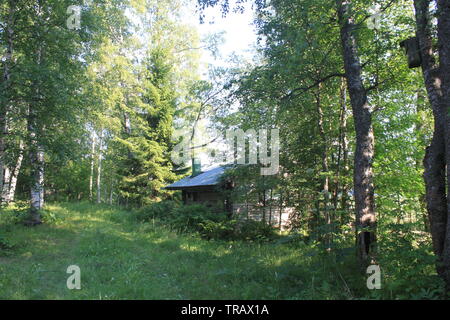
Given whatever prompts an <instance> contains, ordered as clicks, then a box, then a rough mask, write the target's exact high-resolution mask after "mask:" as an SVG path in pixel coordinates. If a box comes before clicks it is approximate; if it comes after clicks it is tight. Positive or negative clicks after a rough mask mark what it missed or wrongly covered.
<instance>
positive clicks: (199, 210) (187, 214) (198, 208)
mask: <svg viewBox="0 0 450 320" xmlns="http://www.w3.org/2000/svg"><path fill="white" fill-rule="evenodd" d="M225 220H226V215H225V214H221V213H214V212H211V210H210V209H209V208H207V207H205V206H203V205H200V204H195V205H189V206H180V207H178V208H175V210H173V212H172V217H171V221H170V225H171V227H172V228H174V229H176V230H178V231H188V230H191V231H198V232H201V231H203V228H202V223H204V222H206V221H212V222H222V221H225Z"/></svg>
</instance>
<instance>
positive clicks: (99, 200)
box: [97, 128, 103, 203]
mask: <svg viewBox="0 0 450 320" xmlns="http://www.w3.org/2000/svg"><path fill="white" fill-rule="evenodd" d="M102 140H103V128H102V129H101V130H100V137H99V150H98V169H97V203H101V202H102V193H101V191H102V189H101V175H102V142H103V141H102Z"/></svg>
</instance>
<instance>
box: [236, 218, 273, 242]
mask: <svg viewBox="0 0 450 320" xmlns="http://www.w3.org/2000/svg"><path fill="white" fill-rule="evenodd" d="M275 237H276V234H275V231H274V228H273V227H272V226H271V225H269V224H267V223H265V222H264V221H255V220H244V221H240V222H239V223H238V224H237V228H236V230H235V239H236V240H248V241H269V240H273V239H274V238H275Z"/></svg>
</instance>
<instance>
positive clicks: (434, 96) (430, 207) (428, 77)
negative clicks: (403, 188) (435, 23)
mask: <svg viewBox="0 0 450 320" xmlns="http://www.w3.org/2000/svg"><path fill="white" fill-rule="evenodd" d="M430 4H431V0H414V6H415V11H416V13H415V18H416V25H417V30H416V35H417V38H418V41H419V46H420V53H421V57H422V73H423V78H424V82H425V87H426V89H427V94H428V99H429V101H430V104H431V108H432V110H433V116H434V133H433V139H432V141H431V144H430V146H429V147H427V150H426V154H425V158H424V169H425V170H424V180H425V189H426V191H425V192H426V202H427V211H428V217H429V220H430V231H431V236H432V239H433V250H434V253H435V255H436V257H437V259H438V261H437V265H436V267H437V271H438V273H439V274H440V275H441V276H444V274H443V269H442V252H443V249H444V240H445V232H446V225H447V196H446V186H445V168H446V159H445V131H446V130H445V127H446V124H445V119H446V113H445V110H443V109H442V106H441V97H442V92H441V79H440V75H439V68H438V66H437V64H436V60H435V58H434V50H433V39H432V31H431V25H432V23H431V19H432V17H431V14H430V11H429V10H430V9H429V8H430Z"/></svg>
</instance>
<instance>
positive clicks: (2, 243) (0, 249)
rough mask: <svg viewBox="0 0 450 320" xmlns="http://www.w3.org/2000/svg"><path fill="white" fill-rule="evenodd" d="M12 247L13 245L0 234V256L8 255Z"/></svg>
mask: <svg viewBox="0 0 450 320" xmlns="http://www.w3.org/2000/svg"><path fill="white" fill-rule="evenodd" d="M13 249H14V245H13V244H12V243H11V242H10V241H9V240H8V239H6V238H5V237H3V236H1V235H0V256H1V255H3V256H6V255H8V254H9V253H10V252H11V251H12V250H13Z"/></svg>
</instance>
